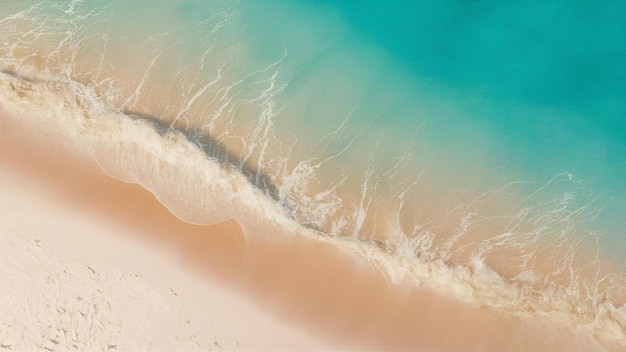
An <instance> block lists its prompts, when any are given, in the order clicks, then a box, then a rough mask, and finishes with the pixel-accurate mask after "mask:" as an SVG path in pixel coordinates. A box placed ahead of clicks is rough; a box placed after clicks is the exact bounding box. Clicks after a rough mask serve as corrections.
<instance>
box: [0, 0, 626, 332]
mask: <svg viewBox="0 0 626 352" xmlns="http://www.w3.org/2000/svg"><path fill="white" fill-rule="evenodd" d="M625 14H626V5H624V4H623V3H622V2H619V1H605V2H603V3H602V4H595V3H590V2H583V1H557V0H550V1H524V2H523V3H522V2H501V1H460V0H456V1H453V0H448V1H436V2H426V1H399V0H398V1H387V2H379V1H369V0H368V1H331V0H322V1H301V2H285V1H272V0H267V1H263V2H260V1H246V0H242V1H227V0H224V1H222V0H215V1H201V0H186V1H182V0H181V1H165V0H162V1H147V0H145V1H142V0H134V1H128V0H94V1H80V0H74V1H42V0H20V1H17V0H1V2H0V44H2V45H1V46H0V70H2V74H0V83H1V84H0V107H2V108H3V109H4V110H5V111H6V112H9V114H7V115H10V116H14V117H15V118H16V119H18V120H20V121H22V123H24V124H26V125H28V126H30V128H31V129H32V130H33V131H34V133H36V134H38V136H40V138H48V139H51V140H55V141H56V142H57V143H61V144H62V145H63V147H64V148H65V150H66V151H67V152H70V153H76V154H80V155H83V156H87V157H88V158H90V159H92V160H94V161H95V162H97V163H98V164H99V165H100V166H101V167H102V169H103V170H104V171H105V172H107V173H109V174H110V175H111V176H114V177H117V178H119V179H121V180H123V181H127V182H136V183H138V184H141V185H142V186H144V187H145V188H147V189H148V190H150V191H152V192H153V193H154V194H155V196H156V197H157V198H158V199H159V200H160V201H161V202H163V203H164V204H165V205H166V206H167V207H168V208H169V209H170V210H171V211H172V212H173V213H174V214H176V215H177V216H179V217H180V218H181V219H183V220H185V221H188V222H192V223H215V222H219V221H222V220H225V219H228V218H233V217H234V218H236V219H237V220H238V221H239V222H240V223H241V224H242V227H243V229H244V231H245V232H246V236H248V237H250V238H255V237H262V238H264V239H267V240H270V241H271V240H280V238H281V237H280V236H277V235H276V233H279V232H284V233H289V234H292V235H294V236H318V237H320V238H321V239H323V240H325V241H331V242H333V243H336V244H337V246H345V247H346V248H349V251H350V252H352V253H357V255H359V256H362V257H363V258H365V260H369V261H372V262H375V263H377V264H376V266H377V267H379V268H381V270H382V271H384V272H385V273H386V275H388V277H389V278H390V280H392V281H394V282H395V283H397V284H404V285H406V284H409V285H410V284H412V283H414V284H416V285H417V284H420V285H430V286H432V287H433V288H435V289H440V290H442V291H447V292H455V295H456V296H457V298H459V299H461V300H464V301H467V303H469V304H480V305H486V306H490V307H492V308H494V309H499V310H503V311H506V312H508V313H511V314H518V315H525V314H530V312H538V313H537V314H539V315H542V316H550V317H554V318H555V319H557V318H558V319H562V318H563V317H564V316H565V317H567V319H569V320H571V321H573V322H575V323H576V324H579V325H581V326H585V327H587V328H589V329H591V330H592V331H593V332H594V333H595V334H596V335H598V336H602V337H603V338H605V337H606V338H609V339H614V340H619V339H624V338H625V337H624V329H625V328H626V325H624V322H625V321H626V308H625V306H624V303H625V302H626V299H625V297H626V296H625V294H626V292H625V291H626V281H624V277H625V274H626V273H625V271H624V265H625V264H626V261H625V260H624V259H623V255H622V253H623V252H624V250H625V249H626V232H625V230H624V228H626V216H624V215H626V211H625V210H624V209H626V99H624V97H626V67H625V66H624V65H623V63H624V62H626V42H624V41H623V40H622V38H623V37H626V15H625ZM146 221H149V219H146ZM607 336H608V337H607Z"/></svg>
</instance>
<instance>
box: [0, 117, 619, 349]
mask: <svg viewBox="0 0 626 352" xmlns="http://www.w3.org/2000/svg"><path fill="white" fill-rule="evenodd" d="M5 117H6V115H5ZM9 121H11V119H7V118H5V119H4V120H3V126H2V131H3V135H2V148H1V150H2V152H1V153H0V158H1V161H2V165H3V167H2V185H3V197H2V214H3V215H2V216H3V218H2V219H1V223H2V226H3V228H2V231H3V232H2V234H3V235H2V240H3V247H2V248H3V251H4V253H3V258H4V259H3V262H2V269H3V270H4V272H5V275H7V276H6V277H7V278H9V279H8V280H5V281H4V283H3V288H2V291H3V296H2V297H3V299H2V306H3V307H4V308H3V311H4V312H5V314H4V315H3V319H2V321H0V324H2V329H1V330H0V331H2V341H0V342H2V345H3V346H10V348H11V349H12V350H22V349H23V350H28V349H31V350H45V349H47V348H50V349H60V350H146V351H152V350H177V351H187V350H204V349H209V350H225V351H227V350H390V349H395V350H406V349H410V350H467V349H478V350H519V351H534V350H553V349H557V348H563V347H564V346H567V349H568V350H579V351H588V350H601V349H603V348H605V347H606V345H605V346H602V345H600V344H598V342H597V341H596V340H595V339H594V338H593V336H592V335H589V334H588V333H587V332H585V331H584V330H581V329H580V328H576V327H574V326H568V325H567V323H566V322H561V323H559V322H555V321H549V320H544V319H536V318H531V319H520V318H515V317H512V316H507V315H506V314H505V315H502V314H498V313H497V312H494V311H492V310H490V309H488V308H485V307H470V306H467V305H465V304H463V303H462V302H459V301H456V300H455V298H454V296H453V295H450V296H448V297H442V296H441V295H440V293H439V292H436V291H432V290H428V289H422V290H419V289H417V290H416V289H415V288H414V287H412V286H411V285H407V286H404V285H403V284H402V283H396V284H394V283H393V282H391V281H389V277H385V276H384V275H382V272H381V271H380V270H379V269H376V268H373V267H368V266H367V264H366V263H365V262H363V261H360V260H359V258H358V257H356V256H355V257H352V258H351V257H350V256H351V254H350V253H349V252H346V251H345V250H340V249H339V248H338V247H337V246H336V245H333V244H332V243H328V242H327V241H321V240H316V239H311V238H309V239H297V238H290V239H284V240H283V241H282V242H277V241H270V242H264V241H256V242H254V241H249V240H248V242H246V237H245V236H244V235H243V233H242V230H241V227H240V226H239V225H238V223H237V222H236V221H234V220H228V221H226V222H224V223H220V224H216V225H209V226H199V225H192V224H188V223H186V222H184V221H182V220H180V219H178V218H176V217H175V216H173V215H172V214H171V213H169V211H168V210H167V209H166V208H165V207H163V205H162V204H160V203H159V202H158V201H157V200H156V199H155V198H154V196H153V195H152V194H150V193H149V192H147V191H146V190H144V189H142V188H141V187H139V186H137V185H133V184H128V183H123V182H120V181H118V180H115V179H113V178H111V177H109V176H107V175H106V174H104V173H103V172H102V171H101V170H99V169H98V168H96V167H94V165H90V163H89V162H87V161H86V160H80V159H76V158H71V157H68V156H63V154H62V153H55V152H58V151H59V150H58V149H56V150H55V147H54V144H48V145H46V143H42V141H41V140H40V141H39V142H36V143H33V142H32V141H33V140H35V139H32V138H31V139H29V138H28V137H29V136H30V137H33V136H32V135H29V133H30V132H28V131H25V130H24V129H21V128H20V127H19V124H18V125H17V126H15V125H14V126H11V124H10V123H8V122H9ZM27 141H30V142H27ZM25 142H27V143H25ZM145 219H151V220H153V221H150V222H147V221H145ZM352 255H354V254H352ZM317 258H323V261H322V262H320V261H319V260H317ZM7 313H8V314H7ZM609 347H610V345H609ZM613 347H614V348H615V347H617V348H619V345H615V346H613ZM7 348H9V347H7Z"/></svg>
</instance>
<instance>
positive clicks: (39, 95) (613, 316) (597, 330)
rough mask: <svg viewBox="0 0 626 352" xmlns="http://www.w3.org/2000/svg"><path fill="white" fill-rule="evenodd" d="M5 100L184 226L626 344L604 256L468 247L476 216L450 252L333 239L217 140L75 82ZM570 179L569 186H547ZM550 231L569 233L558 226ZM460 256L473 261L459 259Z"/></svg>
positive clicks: (30, 81) (13, 77)
mask: <svg viewBox="0 0 626 352" xmlns="http://www.w3.org/2000/svg"><path fill="white" fill-rule="evenodd" d="M0 97H1V99H0V102H1V104H0V107H2V108H3V109H4V110H5V112H6V113H7V115H8V116H12V118H13V119H15V120H16V121H18V122H19V123H21V124H24V125H26V126H28V127H29V128H30V129H31V130H32V131H33V132H34V134H35V135H37V136H39V138H42V139H43V140H45V141H49V142H50V143H53V144H56V145H58V146H61V147H63V148H64V149H65V150H66V151H67V152H70V153H74V154H77V155H79V156H82V157H86V158H89V159H91V160H92V161H94V162H96V163H97V164H98V165H99V166H100V167H101V168H102V170H104V171H105V172H106V173H108V174H109V175H111V176H113V177H116V178H118V179H120V180H122V181H125V182H134V183H138V184H140V185H142V186H143V187H145V188H146V189H148V190H150V191H151V192H152V193H153V194H154V195H155V196H156V197H157V198H158V199H159V200H160V201H161V202H162V203H163V204H164V205H166V206H167V207H168V208H169V209H170V211H171V212H172V213H174V214H176V215H177V216H178V217H180V218H181V219H183V220H184V221H187V222H191V223H198V224H210V223H216V222H220V221H223V220H226V219H229V218H235V219H237V220H238V221H239V223H240V224H241V226H242V228H243V229H244V232H245V234H246V236H247V237H251V236H252V237H255V238H264V239H265V240H268V241H272V240H281V239H284V237H281V236H278V235H277V234H282V236H313V237H315V238H317V239H319V240H320V241H325V242H329V243H332V244H334V245H336V246H337V247H339V248H341V249H342V250H343V251H345V253H346V255H348V256H349V257H350V258H352V260H356V261H361V262H363V263H365V264H367V265H368V266H370V267H374V268H377V269H378V270H380V271H381V272H382V273H383V274H384V275H386V277H388V279H389V280H390V281H392V282H394V283H395V284H397V285H416V286H420V285H421V286H425V287H429V288H432V289H434V290H437V291H438V292H441V293H442V294H445V295H453V296H454V297H456V298H457V299H460V300H462V301H464V302H466V303H468V304H472V305H477V306H479V305H483V306H489V307H492V308H494V309H496V310H500V311H504V312H507V313H510V314H514V315H519V316H534V315H537V316H543V317H547V318H550V319H553V320H555V321H557V322H558V321H566V322H569V323H574V324H577V325H580V326H583V327H585V328H587V329H589V330H590V331H591V332H592V333H593V334H594V335H596V337H598V338H599V339H601V340H609V341H619V340H622V339H624V338H625V334H624V329H625V327H626V307H625V306H624V305H623V303H620V301H619V300H620V299H621V295H622V294H623V292H622V289H623V287H624V281H623V278H622V277H621V276H619V275H618V274H617V272H615V271H614V270H612V269H611V268H610V267H608V265H606V264H603V263H602V261H601V260H600V258H598V257H597V256H592V257H591V258H592V260H591V261H589V257H584V258H585V260H586V261H585V262H583V263H580V262H577V260H578V259H580V258H577V255H578V254H577V253H576V251H577V248H576V247H575V246H576V245H579V243H577V242H572V243H570V242H568V241H566V240H562V241H561V242H555V243H542V242H541V241H539V240H537V239H535V240H533V239H532V238H530V237H531V236H533V232H532V231H538V230H537V229H534V230H533V229H529V230H527V232H525V234H526V236H525V237H524V236H522V237H515V236H520V234H522V235H523V234H524V232H522V231H519V229H516V228H514V227H513V228H508V229H507V231H508V232H507V231H503V232H502V234H500V235H499V236H495V237H491V238H486V239H485V238H483V239H478V240H476V241H475V242H464V241H462V240H460V239H459V238H461V237H462V236H463V226H465V227H466V228H467V227H469V226H470V225H469V224H470V222H471V221H472V218H471V216H468V217H466V218H464V219H463V222H461V225H460V226H459V227H458V228H457V229H456V232H455V233H454V235H455V236H456V237H457V238H456V239H454V236H452V237H450V238H447V239H446V240H445V241H444V240H439V241H438V240H437V239H436V238H435V237H436V236H437V234H436V233H432V232H428V231H425V232H419V231H415V232H414V233H413V234H411V235H410V236H409V235H406V234H403V235H402V236H400V235H397V236H395V237H389V238H388V239H387V240H385V241H379V240H375V239H371V238H368V237H360V236H350V234H344V235H337V234H333V233H329V232H324V231H323V230H321V229H318V228H314V227H312V226H310V225H309V224H306V223H302V222H300V221H299V219H298V218H297V216H294V214H293V212H292V208H293V207H295V206H297V205H295V204H291V205H290V204H289V203H286V202H284V201H282V200H281V199H280V198H279V197H277V196H276V193H274V191H272V189H274V188H276V187H279V186H277V185H274V184H272V178H271V177H270V176H268V175H261V174H259V173H258V172H257V170H255V169H254V168H253V167H250V166H245V165H241V163H240V162H239V160H240V159H239V158H238V157H237V156H236V154H234V153H233V152H231V151H229V150H228V149H227V148H225V147H224V146H222V145H220V144H219V143H218V142H215V141H212V140H211V139H210V137H209V136H198V135H196V134H195V133H194V131H193V130H185V129H178V128H175V127H172V126H170V125H166V124H163V123H162V122H161V121H162V120H160V119H158V118H157V117H151V116H146V115H141V114H140V113H139V112H128V111H127V112H119V111H115V110H113V109H111V108H110V107H108V105H107V103H106V101H105V100H102V99H101V97H99V96H98V95H97V94H94V92H93V90H92V89H90V88H89V87H88V86H85V85H82V84H80V83H77V82H74V81H70V80H53V81H50V80H41V79H40V78H37V77H30V78H25V77H20V76H19V75H17V74H15V73H12V72H3V73H1V74H0ZM257 175H258V176H257ZM561 178H564V180H562V179H561ZM570 178H571V175H558V176H556V177H555V179H554V180H551V181H550V182H549V183H548V184H547V186H552V185H555V184H558V183H559V182H566V181H568V180H569V179H570ZM547 186H546V187H547ZM400 199H401V198H400ZM531 200H532V199H529V201H531ZM537 204H538V203H537V202H535V203H534V205H533V206H532V207H529V208H522V209H521V210H520V211H519V212H518V213H517V214H516V217H517V218H518V220H520V222H519V223H520V224H523V221H521V220H524V219H526V218H529V217H530V216H531V215H532V214H531V213H532V212H533V211H535V212H542V214H545V213H546V212H544V209H542V206H544V207H545V206H547V205H545V204H544V205H541V204H539V205H537ZM547 214H548V215H546V216H548V217H550V216H551V215H550V212H549V211H548V212H547ZM554 216H555V217H557V216H560V214H558V215H557V214H555V215H554ZM146 221H149V219H146ZM559 224H561V225H562V222H559ZM519 226H520V228H521V227H522V226H523V225H519ZM544 226H557V225H556V222H554V223H552V222H550V221H549V219H548V220H546V221H545V222H544ZM505 229H506V228H505ZM515 231H518V232H517V233H516V234H514V232H515ZM534 235H535V236H537V234H534ZM542 240H545V239H542ZM455 241H459V243H463V244H462V245H458V244H457V243H456V242H455ZM522 245H523V246H525V248H529V247H530V248H529V249H528V252H527V253H524V251H523V250H521V251H520V252H521V254H522V257H521V258H519V261H520V262H519V268H518V269H519V270H518V271H509V272H507V271H506V270H500V272H498V268H494V267H492V266H490V265H493V263H497V261H494V260H493V257H497V256H498V255H503V256H507V255H510V254H519V253H516V252H514V251H512V248H517V247H518V246H522ZM540 246H545V251H544V250H543V249H542V248H540ZM568 246H569V247H568ZM453 248H455V249H454V250H456V252H455V253H461V254H464V255H465V256H466V258H467V260H466V261H463V260H462V258H463V256H459V257H456V258H455V259H453V257H452V256H451V255H450V253H452V252H453ZM548 251H550V252H548ZM468 253H469V254H468ZM524 255H526V256H525V257H524ZM492 256H493V257H492ZM533 256H534V257H533ZM511 260H512V261H515V260H518V259H517V258H511ZM557 260H560V261H559V262H557ZM540 264H541V265H540Z"/></svg>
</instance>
